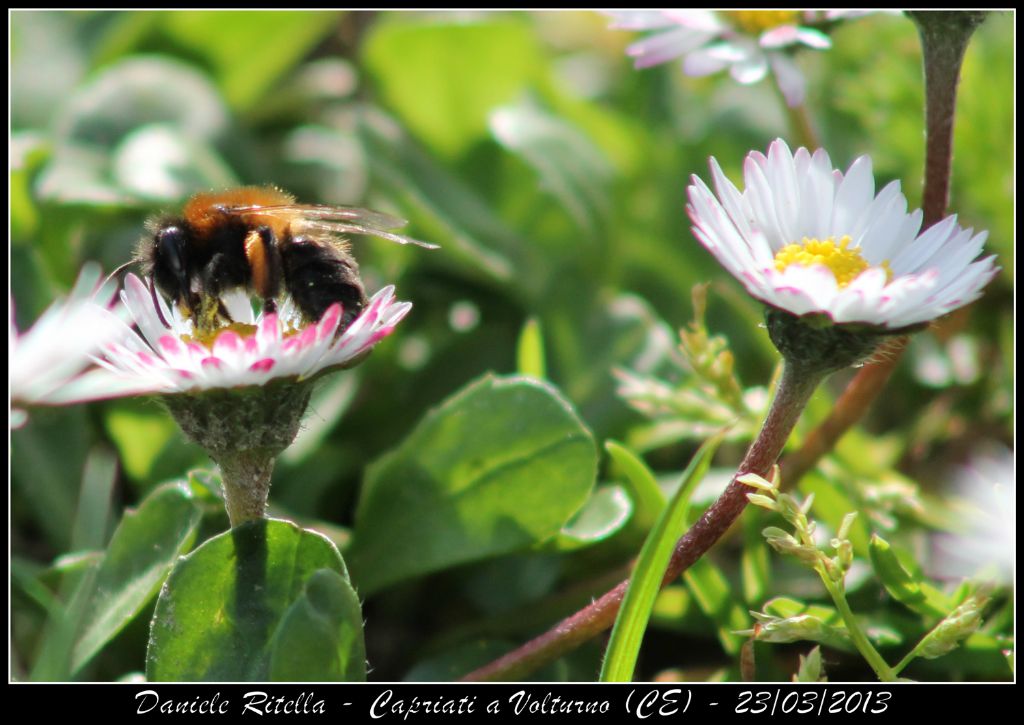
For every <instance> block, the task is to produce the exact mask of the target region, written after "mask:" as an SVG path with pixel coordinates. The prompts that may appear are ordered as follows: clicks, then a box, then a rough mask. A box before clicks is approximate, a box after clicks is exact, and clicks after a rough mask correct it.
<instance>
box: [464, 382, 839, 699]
mask: <svg viewBox="0 0 1024 725" xmlns="http://www.w3.org/2000/svg"><path fill="white" fill-rule="evenodd" d="M824 375H825V374H824V373H822V372H819V371H815V370H808V369H806V368H805V367H803V366H800V365H796V364H792V363H790V362H786V363H784V365H783V369H782V377H781V379H780V380H779V385H778V387H777V389H776V391H775V398H774V399H773V400H772V405H771V409H770V410H769V411H768V416H767V417H766V418H765V421H764V424H763V425H762V427H761V432H760V433H759V434H758V436H757V439H756V440H755V441H754V442H753V444H751V446H750V449H749V450H748V451H747V455H746V456H745V457H744V458H743V462H742V463H741V464H740V466H739V469H738V471H737V473H736V476H734V477H733V479H732V481H730V483H729V485H728V486H727V487H726V489H725V491H723V492H722V495H721V496H719V497H718V500H716V501H715V502H714V503H713V504H711V506H710V507H709V508H708V509H707V510H706V511H705V512H704V514H703V515H702V516H701V517H700V519H699V520H698V521H697V523H695V524H694V525H693V526H692V527H691V528H690V530H689V531H687V532H686V533H685V534H684V535H683V537H682V538H681V539H679V541H678V542H677V543H676V547H675V550H674V551H673V552H672V558H671V559H670V561H669V565H668V569H667V570H666V572H665V577H664V579H663V580H662V586H664V585H665V584H667V583H669V582H671V581H674V580H675V579H677V578H678V577H679V576H680V575H681V574H682V573H683V572H684V571H686V569H687V568H689V566H690V565H691V564H693V563H694V562H695V561H697V560H698V559H699V558H700V557H701V556H703V555H704V553H705V552H707V550H708V549H710V548H711V547H712V546H713V545H714V544H715V543H716V542H717V541H718V540H719V539H720V538H721V537H722V535H723V534H725V532H726V531H727V530H728V528H729V527H730V526H731V525H732V523H733V522H734V521H735V520H736V519H737V518H738V517H739V515H740V513H741V512H742V511H743V509H744V508H745V507H746V505H747V494H748V493H750V492H752V491H753V490H754V489H753V488H751V487H750V486H746V485H744V484H742V483H739V482H738V481H737V480H736V477H737V476H741V475H743V474H746V473H756V474H758V475H761V476H765V475H767V474H768V473H769V471H770V470H771V467H772V466H773V465H774V464H775V461H776V460H777V459H778V457H779V454H780V453H781V452H782V449H783V447H784V446H785V444H786V440H787V439H788V438H789V434H790V433H791V432H792V430H793V426H794V425H796V421H797V419H798V418H799V417H800V413H801V412H802V411H803V409H804V407H805V406H806V405H807V401H808V400H810V397H811V395H812V394H813V393H814V390H815V389H816V388H817V386H818V383H819V382H821V380H822V378H823V377H824ZM628 587H629V581H628V580H627V581H623V582H620V583H619V584H618V585H617V586H616V587H614V588H613V589H611V590H610V591H608V592H606V593H605V594H604V595H603V596H601V597H600V598H599V599H597V600H596V601H594V602H593V603H591V604H590V605H589V606H587V607H584V608H583V609H581V610H580V611H578V612H576V613H575V614H573V615H572V616H570V617H568V618H566V619H564V620H562V621H561V622H559V623H558V624H557V625H555V626H554V627H553V628H551V629H549V630H548V631H547V632H544V633H543V634H541V635H539V636H538V637H535V638H534V639H532V640H530V641H529V642H527V643H526V644H524V645H523V646H521V647H519V648H518V649H516V650H513V651H512V652H509V653H508V654H506V655H504V656H502V657H500V658H498V659H497V660H495V661H493V662H491V663H489V664H487V665H484V666H483V667H481V668H479V669H477V670H474V671H473V672H470V673H469V674H468V675H466V676H465V677H463V678H462V679H463V680H465V681H481V680H517V679H521V678H522V677H523V676H524V675H526V674H528V673H530V672H532V671H534V670H536V669H537V668H538V667H540V666H542V665H544V664H546V663H547V662H550V661H551V660H553V659H555V658H557V657H560V656H561V655H563V654H565V653H566V652H569V651H570V650H572V649H574V648H575V647H577V646H578V645H580V644H582V643H583V642H586V641H587V640H589V639H591V638H592V637H594V636H596V635H598V634H600V633H601V632H603V631H605V630H606V629H608V628H609V627H611V626H612V624H613V623H614V622H615V616H616V614H617V613H618V611H619V607H620V606H621V605H622V600H623V598H624V597H625V594H626V590H627V588H628Z"/></svg>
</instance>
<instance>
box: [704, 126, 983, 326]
mask: <svg viewBox="0 0 1024 725" xmlns="http://www.w3.org/2000/svg"><path fill="white" fill-rule="evenodd" d="M711 176H712V179H713V183H714V187H715V191H714V192H712V191H711V189H709V188H708V186H707V185H705V183H704V182H703V181H701V180H700V179H699V178H698V177H696V176H694V177H693V184H692V185H691V186H690V187H689V189H688V192H689V199H690V203H689V205H688V206H687V211H688V212H689V215H690V219H691V220H692V221H693V232H694V234H695V235H696V237H697V239H699V240H700V242H701V243H702V244H703V245H704V246H705V247H707V249H708V251H710V252H711V253H712V254H713V255H715V257H716V258H717V259H718V261H719V262H721V264H722V265H723V266H724V267H725V268H726V269H728V270H729V272H731V273H732V274H733V276H734V277H736V278H737V279H738V280H740V282H742V283H743V285H744V286H745V287H746V288H747V291H748V292H749V293H750V294H751V295H752V296H754V297H755V298H757V299H759V300H761V301H762V302H764V303H765V304H767V305H769V306H770V307H772V308H776V309H778V310H782V311H784V312H788V313H790V314H792V315H794V316H796V317H803V316H806V315H812V316H816V317H817V318H818V319H822V320H827V321H830V322H831V323H834V324H835V325H839V326H844V325H847V324H850V325H857V326H866V327H868V328H869V329H875V330H877V331H879V332H891V331H899V330H902V329H904V328H907V327H910V326H914V325H919V324H922V323H927V322H928V321H930V320H933V319H935V318H936V317H939V316H941V315H944V314H946V313H948V312H951V311H952V310H955V309H957V308H958V307H962V306H963V305H966V304H968V303H970V302H972V301H974V300H976V299H977V298H978V297H980V296H981V292H982V288H983V287H984V286H985V285H986V284H987V283H988V282H989V281H990V280H991V279H992V278H993V277H994V276H995V274H996V273H997V272H998V267H996V265H995V257H994V256H989V257H985V258H983V259H978V255H979V254H981V251H982V246H983V245H984V243H985V239H986V237H987V236H988V232H984V231H983V232H979V233H978V234H975V233H974V230H973V229H966V230H965V229H961V228H960V227H959V226H958V225H957V223H956V216H955V215H953V216H950V217H947V218H946V219H944V220H943V221H941V222H939V223H938V224H935V225H933V226H932V227H930V228H928V229H927V230H925V231H924V232H921V221H922V212H921V211H920V210H916V211H914V212H912V213H907V200H906V198H905V197H904V196H903V194H902V193H901V192H900V184H899V181H893V182H891V183H890V184H888V185H887V186H886V187H885V188H884V189H882V190H881V191H880V192H879V193H878V194H877V195H876V194H875V182H874V178H873V176H872V172H871V159H870V158H868V157H867V156H861V157H860V158H858V159H857V160H856V161H854V162H853V164H851V166H850V168H849V169H848V170H847V171H846V173H845V174H844V173H843V172H841V171H839V170H838V169H835V168H833V166H832V162H831V161H830V160H829V157H828V154H827V153H826V152H825V151H824V150H822V149H819V150H817V151H815V152H814V153H813V154H812V153H810V152H809V151H808V150H807V149H804V148H800V149H797V151H796V153H795V154H793V153H792V152H791V151H790V149H789V147H788V146H787V145H786V144H785V142H784V141H782V140H781V139H780V140H776V141H775V142H774V143H772V145H771V146H770V147H769V149H768V154H767V155H765V154H762V153H760V152H757V151H754V152H751V153H750V154H749V155H748V156H747V158H746V160H745V162H744V165H743V177H744V182H745V186H746V188H745V189H744V190H743V191H742V192H740V191H739V190H738V189H737V188H736V187H735V186H734V185H733V184H732V182H731V181H729V179H727V178H726V176H725V174H724V173H722V169H721V167H720V166H719V165H718V162H717V161H716V160H715V159H714V158H712V159H711Z"/></svg>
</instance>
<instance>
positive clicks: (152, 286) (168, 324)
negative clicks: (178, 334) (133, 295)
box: [149, 277, 171, 329]
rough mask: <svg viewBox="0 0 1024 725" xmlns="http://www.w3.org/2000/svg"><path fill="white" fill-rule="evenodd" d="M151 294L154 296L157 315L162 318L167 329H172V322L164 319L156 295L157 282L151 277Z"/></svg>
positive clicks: (161, 320) (154, 307)
mask: <svg viewBox="0 0 1024 725" xmlns="http://www.w3.org/2000/svg"><path fill="white" fill-rule="evenodd" d="M149 296H150V297H152V298H153V309H154V310H156V316H157V317H159V318H160V322H161V323H162V324H163V326H164V327H166V328H167V329H171V323H170V322H168V321H167V320H165V319H164V313H163V312H161V311H160V302H159V300H158V299H157V296H156V282H154V281H153V278H152V277H150V278H149Z"/></svg>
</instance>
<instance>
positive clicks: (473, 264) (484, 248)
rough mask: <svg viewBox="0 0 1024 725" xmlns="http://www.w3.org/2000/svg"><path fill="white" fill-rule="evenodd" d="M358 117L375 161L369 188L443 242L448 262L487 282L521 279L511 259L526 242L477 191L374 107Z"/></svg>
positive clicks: (522, 252)
mask: <svg viewBox="0 0 1024 725" xmlns="http://www.w3.org/2000/svg"><path fill="white" fill-rule="evenodd" d="M357 121H358V136H359V141H360V143H361V144H362V146H363V149H364V153H365V155H366V156H367V157H368V158H372V159H373V160H374V163H373V164H372V166H371V167H370V171H371V173H372V178H373V182H374V186H375V187H378V188H380V189H381V190H382V191H383V193H384V194H385V195H386V196H387V197H388V198H390V199H394V200H396V201H398V203H400V204H401V208H402V209H403V210H405V211H404V212H403V213H407V214H409V215H410V216H411V217H412V219H413V221H414V222H416V223H417V224H418V225H420V226H422V227H423V228H424V229H425V232H424V234H423V235H422V236H423V238H424V239H429V240H432V241H436V242H438V243H440V244H442V245H443V249H444V254H445V258H446V260H449V263H451V261H459V262H461V263H462V264H464V265H466V266H467V267H469V268H470V269H472V270H474V271H475V272H476V273H477V274H479V275H480V276H482V277H484V278H485V279H487V280H488V281H495V280H496V281H499V282H502V283H505V284H511V283H513V282H514V283H515V284H516V285H520V284H522V283H523V282H524V279H523V275H521V274H519V273H517V272H516V270H517V269H520V268H521V266H522V265H520V264H518V263H516V262H517V261H518V258H520V257H523V256H524V255H525V254H526V252H527V250H528V245H527V244H526V241H525V240H524V239H523V238H521V237H520V236H519V235H518V234H517V233H516V232H514V231H512V229H510V228H509V227H508V226H507V225H506V224H505V223H504V222H503V221H502V220H501V219H500V218H499V217H498V216H497V214H496V213H495V212H494V210H493V209H492V208H491V207H490V206H489V205H488V203H487V202H486V201H485V200H484V199H483V197H481V196H480V194H479V192H478V191H477V190H476V189H474V188H473V187H472V186H471V185H469V184H467V183H466V182H465V181H464V180H463V179H461V178H460V177H458V176H457V175H455V174H454V173H452V172H451V171H450V170H449V169H447V168H446V167H444V166H443V165H441V164H439V163H437V161H435V160H434V159H433V158H432V157H430V156H429V155H427V154H425V153H424V152H423V151H422V150H420V149H419V148H417V147H416V145H415V144H413V143H412V141H411V140H410V139H409V138H408V136H407V135H406V134H405V133H404V132H403V131H402V129H401V128H399V127H398V126H397V124H396V123H395V122H394V120H392V119H391V118H389V117H387V116H385V115H384V114H383V113H381V112H380V111H379V110H377V109H374V108H365V109H363V111H362V112H361V113H359V114H358V116H357ZM514 260H516V261H515V262H514ZM525 281H529V280H528V279H527V280H525Z"/></svg>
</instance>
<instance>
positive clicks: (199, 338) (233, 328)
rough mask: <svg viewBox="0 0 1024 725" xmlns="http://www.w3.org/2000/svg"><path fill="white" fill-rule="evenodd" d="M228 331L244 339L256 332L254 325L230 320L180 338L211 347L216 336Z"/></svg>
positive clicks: (187, 341)
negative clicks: (214, 327)
mask: <svg viewBox="0 0 1024 725" xmlns="http://www.w3.org/2000/svg"><path fill="white" fill-rule="evenodd" d="M229 331H230V332H233V333H235V334H236V335H238V336H239V337H240V338H242V339H243V340H244V339H245V338H247V337H252V336H253V335H255V334H256V325H249V324H245V323H242V322H232V323H231V324H230V325H225V326H224V327H218V328H216V329H213V330H203V331H200V332H199V333H198V334H195V335H184V336H182V338H181V339H182V340H183V341H185V342H186V343H189V342H198V343H199V344H201V345H205V346H206V347H207V348H210V349H213V344H214V343H215V342H216V341H217V338H218V337H220V336H221V335H222V334H224V333H225V332H229Z"/></svg>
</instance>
